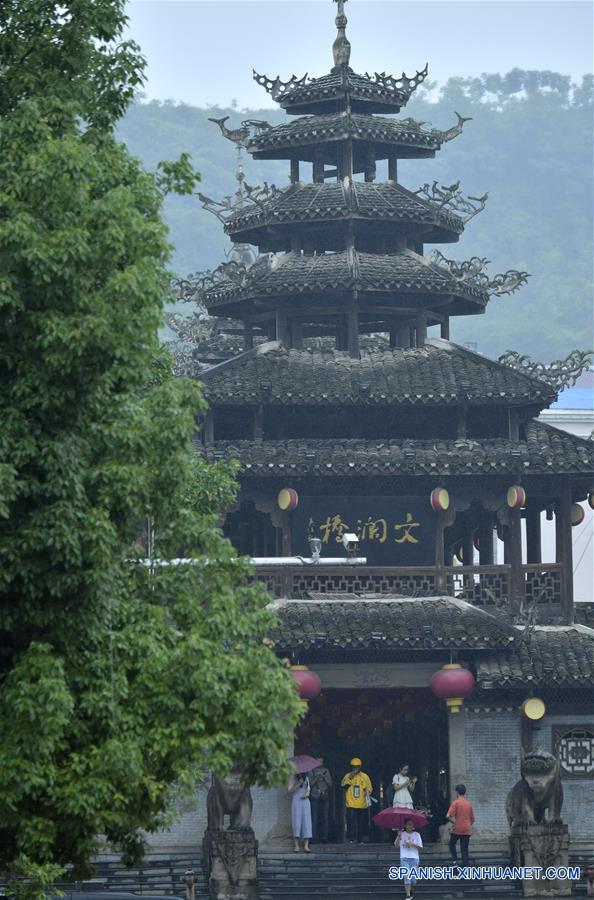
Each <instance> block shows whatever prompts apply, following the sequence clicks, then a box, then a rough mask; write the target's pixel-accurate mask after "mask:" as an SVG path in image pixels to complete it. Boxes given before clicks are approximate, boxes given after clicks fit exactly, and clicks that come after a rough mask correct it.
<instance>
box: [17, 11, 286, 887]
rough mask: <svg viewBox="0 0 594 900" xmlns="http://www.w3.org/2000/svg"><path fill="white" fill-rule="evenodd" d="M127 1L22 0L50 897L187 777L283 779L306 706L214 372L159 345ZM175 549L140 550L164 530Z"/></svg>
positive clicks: (156, 196) (25, 292)
mask: <svg viewBox="0 0 594 900" xmlns="http://www.w3.org/2000/svg"><path fill="white" fill-rule="evenodd" d="M122 7H123V2H120V0H96V2H94V3H92V4H90V3H88V2H87V0H81V2H78V0H61V2H59V3H53V2H47V0H25V2H23V0H6V2H4V3H3V5H2V7H1V11H0V35H1V41H0V58H1V59H2V65H1V68H0V97H1V98H2V99H1V100H0V872H3V873H6V872H7V873H9V874H12V875H13V876H20V875H23V874H25V875H27V876H28V877H29V878H30V883H31V887H30V893H32V894H38V893H39V891H41V890H42V889H43V887H44V885H45V884H46V883H47V881H48V879H51V878H52V877H54V876H55V874H56V871H57V869H56V867H57V866H58V867H59V866H64V865H65V864H69V863H71V864H73V865H74V867H75V871H76V872H79V873H83V872H85V871H86V870H87V869H88V863H89V859H90V857H91V856H92V854H93V853H94V851H95V850H96V848H97V840H98V839H97V835H98V834H102V835H104V836H105V838H106V839H107V840H108V841H109V842H111V843H113V844H114V845H117V846H118V847H119V848H121V849H122V850H123V852H124V856H125V858H126V859H128V860H134V859H137V858H138V857H139V854H141V852H142V849H143V840H142V836H141V829H145V830H147V831H151V830H154V829H155V828H158V827H160V826H162V825H165V824H167V822H168V808H169V805H170V803H169V802H170V799H171V786H172V785H174V784H175V785H180V784H182V785H183V784H184V783H185V784H193V783H195V778H196V777H197V776H199V775H200V774H203V773H204V771H205V768H206V767H212V768H214V769H215V770H217V771H221V772H224V771H225V770H226V769H228V768H229V767H230V765H231V764H233V763H239V764H240V765H242V766H243V767H244V769H245V772H246V776H247V778H248V779H250V780H251V781H252V782H256V783H260V784H269V783H271V782H273V781H274V780H275V779H278V778H279V776H282V775H283V774H284V772H285V767H286V741H287V729H290V728H291V727H292V726H293V724H294V723H295V721H296V718H297V716H298V702H297V699H296V696H295V691H294V689H293V685H292V682H291V679H290V677H289V676H288V674H287V672H286V671H285V670H284V669H283V667H282V666H281V664H280V663H279V662H278V661H277V659H276V657H275V656H274V654H273V653H272V652H271V650H270V649H269V647H268V644H267V641H266V637H265V636H266V634H267V633H268V631H269V629H270V627H271V614H270V612H269V611H268V610H267V608H266V595H265V594H264V593H263V592H262V591H261V590H260V589H259V588H257V587H250V586H246V577H247V576H248V574H249V570H248V567H247V565H246V563H245V562H244V561H241V560H239V561H238V560H236V559H235V558H234V552H233V549H232V548H231V546H230V545H229V544H228V542H227V541H226V540H225V539H224V538H223V536H222V534H221V532H220V530H219V529H218V527H217V522H218V517H219V514H220V509H221V507H222V506H224V505H225V504H226V503H229V502H230V499H231V497H232V495H233V492H234V489H235V484H234V471H233V470H232V469H229V468H224V467H221V466H208V465H206V464H205V463H204V462H203V461H201V460H199V459H197V458H196V455H195V453H194V451H193V449H192V445H191V436H192V432H193V430H194V428H195V417H196V415H197V414H198V413H199V412H200V411H201V410H202V409H203V401H202V398H201V395H200V393H199V390H198V389H197V387H196V386H195V385H193V384H191V383H189V382H186V381H184V380H183V379H174V378H172V377H171V376H170V374H169V368H170V362H169V359H168V358H167V357H166V356H165V355H164V354H163V352H162V350H161V349H160V347H159V343H158V327H159V324H160V322H161V319H162V313H163V298H164V296H165V295H166V293H167V290H168V284H169V277H168V274H167V271H166V268H165V266H166V263H167V259H168V256H169V251H170V248H169V245H168V243H167V240H166V228H165V226H164V224H163V222H162V219H161V207H162V190H161V188H165V189H171V188H173V189H180V190H182V191H183V190H188V189H191V188H192V187H193V185H194V184H195V181H196V176H195V175H194V174H193V173H192V170H191V168H190V167H189V161H188V158H187V157H182V158H181V159H180V160H179V162H178V163H173V164H165V165H163V166H162V167H161V172H160V175H158V176H156V175H151V174H149V173H147V172H146V171H144V170H143V168H142V166H141V165H140V164H139V163H138V162H137V161H136V160H134V159H133V158H131V157H130V155H129V153H128V151H127V150H126V148H125V147H124V145H122V144H120V143H118V142H117V141H116V140H115V139H114V137H113V135H112V133H111V129H112V126H113V124H114V123H115V122H116V121H117V117H118V116H119V115H120V113H121V112H122V110H123V108H124V107H125V102H126V100H127V99H128V98H129V96H130V94H131V91H132V90H133V89H134V87H135V85H136V84H138V83H139V81H140V79H141V76H142V66H141V61H140V57H139V54H138V50H137V48H136V47H134V46H133V45H125V44H119V45H118V44H117V40H118V37H119V35H120V32H121V28H122V26H123V23H124V21H125V20H124V16H123V12H122ZM147 521H151V522H152V523H153V528H152V529H151V535H153V529H154V538H152V543H153V544H154V550H153V556H154V557H159V558H162V559H171V558H174V557H179V556H180V554H182V555H183V556H184V557H186V558H190V557H191V558H194V559H195V560H196V561H197V562H196V564H193V565H186V564H182V565H178V566H157V567H153V568H152V569H149V568H148V567H146V566H145V565H143V564H142V563H141V562H140V561H138V562H134V560H136V559H137V560H140V559H141V558H142V557H143V556H145V555H146V550H145V549H144V547H143V544H142V542H143V534H142V532H143V523H146V522H147Z"/></svg>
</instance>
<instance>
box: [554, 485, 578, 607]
mask: <svg viewBox="0 0 594 900" xmlns="http://www.w3.org/2000/svg"><path fill="white" fill-rule="evenodd" d="M555 531H556V538H557V562H558V563H560V564H561V566H562V569H561V608H562V615H563V619H564V621H565V623H566V624H567V625H571V624H572V622H573V616H574V612H573V542H572V534H571V489H570V487H569V485H565V486H564V488H563V491H562V493H561V496H560V497H559V499H558V501H557V503H556V506H555Z"/></svg>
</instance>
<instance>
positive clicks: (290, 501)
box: [277, 488, 299, 512]
mask: <svg viewBox="0 0 594 900" xmlns="http://www.w3.org/2000/svg"><path fill="white" fill-rule="evenodd" d="M277 503H278V505H279V507H280V508H281V509H282V511H283V512H291V511H292V510H293V509H296V508H297V504H298V503H299V495H298V493H297V491H294V490H293V488H283V489H282V491H279V492H278V497H277Z"/></svg>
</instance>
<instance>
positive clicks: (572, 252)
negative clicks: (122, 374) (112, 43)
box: [119, 69, 593, 360]
mask: <svg viewBox="0 0 594 900" xmlns="http://www.w3.org/2000/svg"><path fill="white" fill-rule="evenodd" d="M453 110H458V111H459V112H460V113H461V114H462V115H464V116H472V117H473V121H472V122H468V123H467V124H466V126H465V128H464V133H463V134H462V135H461V136H460V137H458V138H456V140H455V141H453V142H452V143H449V144H445V145H444V146H443V147H442V150H441V151H440V152H439V153H438V154H437V155H436V158H435V159H433V160H403V161H401V162H400V165H399V177H400V179H401V181H402V182H403V183H404V184H405V185H406V186H407V187H411V188H412V189H413V190H416V188H418V187H419V186H420V185H422V184H423V183H424V182H429V184H431V183H432V181H433V180H437V181H438V182H439V183H442V184H451V183H453V182H455V181H457V180H458V179H461V181H462V188H463V190H464V191H465V193H466V194H471V195H474V196H480V195H482V194H483V193H484V192H485V191H489V193H490V197H489V201H488V204H487V208H486V209H485V211H484V212H483V213H481V215H480V216H478V217H476V218H475V219H473V221H472V222H470V223H469V225H468V226H467V229H466V232H465V234H464V235H463V236H462V238H461V240H460V242H459V244H458V245H457V246H455V245H452V246H448V247H442V248H441V249H442V250H443V251H444V252H445V254H446V255H447V256H450V257H453V258H456V259H467V258H469V257H470V256H472V255H477V256H480V257H485V256H486V257H487V258H488V259H490V260H491V261H492V264H491V266H490V269H489V271H491V272H493V273H495V272H501V271H505V270H506V269H508V268H517V269H524V270H526V271H528V272H530V273H531V274H532V277H531V279H530V281H529V283H528V285H527V286H526V287H524V288H522V290H521V291H519V292H518V293H517V294H513V295H511V296H509V297H505V296H504V297H500V298H495V299H493V300H492V301H491V303H490V304H489V307H488V308H487V312H486V315H485V316H482V317H480V318H478V317H472V318H469V319H457V320H454V321H453V322H452V337H453V339H454V340H456V341H460V342H463V341H476V342H477V343H478V347H479V349H480V350H481V351H482V352H483V353H486V354H488V355H492V356H498V355H499V354H500V353H502V352H503V351H505V350H506V349H508V348H510V347H512V348H516V349H519V350H521V351H522V352H525V353H528V354H530V355H531V356H532V357H534V358H537V359H543V360H550V359H552V358H555V357H564V356H565V355H566V354H567V353H568V352H569V351H571V350H572V349H573V348H574V347H576V346H590V345H591V343H592V221H593V220H592V194H593V191H592V188H593V184H592V78H591V76H589V77H587V78H584V80H583V82H582V84H581V85H572V84H570V82H569V79H568V78H567V77H566V76H563V75H559V74H557V73H555V72H531V71H523V70H520V69H514V70H513V71H511V72H509V73H507V74H505V75H497V74H494V75H484V76H483V77H482V78H475V79H464V78H452V79H450V80H449V81H448V83H447V84H446V85H445V86H444V87H443V88H441V89H440V90H437V88H436V87H435V86H433V87H432V88H431V89H430V90H423V89H420V90H419V91H418V92H417V93H416V94H414V95H413V98H412V100H411V101H410V103H409V104H408V106H407V107H406V109H405V110H403V113H402V115H403V116H408V115H412V116H414V117H415V118H416V119H418V120H420V121H425V122H430V123H432V124H433V125H434V126H437V127H441V128H447V127H448V126H450V125H451V124H453V122H454V115H453ZM227 114H229V115H230V116H231V119H230V122H229V123H228V125H229V126H235V125H236V124H237V123H238V122H239V121H240V120H241V119H243V118H258V119H267V120H268V121H269V122H271V123H273V124H276V123H278V122H281V121H285V120H286V118H287V117H286V115H285V114H284V113H283V112H282V111H279V110H270V109H268V110H267V109H263V110H251V111H244V112H237V111H234V110H232V109H231V110H229V109H226V110H221V109H208V110H206V109H194V108H192V107H189V106H187V105H177V106H176V105H175V104H173V103H156V102H151V103H136V104H134V105H133V106H131V108H130V109H129V111H128V113H127V115H126V117H125V118H124V119H123V120H122V122H121V123H120V126H119V128H120V134H121V136H122V137H123V139H124V140H125V141H126V143H127V144H128V146H129V147H130V149H131V150H132V152H133V153H135V154H136V155H138V156H139V157H140V158H141V159H143V160H144V161H145V162H148V163H149V164H151V165H153V164H154V161H155V160H156V159H157V156H158V153H159V152H163V151H162V149H161V148H162V147H165V148H166V152H167V153H168V154H176V153H178V152H179V150H180V148H181V147H187V148H188V149H189V150H191V152H192V154H193V156H194V158H195V159H196V160H198V162H199V167H200V170H201V172H202V176H203V177H202V187H201V190H202V191H203V192H204V193H205V194H207V195H209V196H210V197H213V198H222V197H223V196H225V195H227V194H231V193H232V192H233V191H234V189H235V185H234V182H233V173H234V171H235V151H234V148H233V145H232V144H230V143H229V142H228V141H225V140H223V139H222V138H221V136H220V133H219V130H218V128H216V126H214V125H213V124H212V123H210V122H208V117H209V116H216V117H221V116H223V115H227ZM245 170H246V178H247V181H248V183H250V184H257V183H258V182H261V181H263V180H267V181H268V182H269V183H270V182H274V183H276V184H277V186H283V185H284V184H286V183H287V180H288V165H287V164H286V163H278V162H253V161H250V160H249V159H248V160H247V161H246V164H245ZM384 177H387V174H386V172H385V169H381V167H378V178H384ZM166 216H167V221H168V223H169V225H170V228H171V236H172V240H173V243H174V245H175V255H174V267H175V269H176V271H178V272H179V273H180V274H186V273H188V272H194V271H197V270H202V269H208V268H214V266H216V265H217V264H218V263H219V262H220V261H221V260H222V259H223V255H224V252H225V250H227V249H228V247H229V243H228V241H226V239H225V237H224V235H223V232H222V228H221V226H220V223H219V222H217V221H216V219H215V218H214V217H213V216H211V215H210V214H208V213H207V212H205V211H204V210H202V209H201V208H200V205H199V202H198V200H197V199H196V200H194V202H191V201H189V200H188V199H187V198H177V197H172V198H171V199H170V198H168V202H167V205H166ZM427 249H428V250H430V249H431V248H430V247H428V248H427Z"/></svg>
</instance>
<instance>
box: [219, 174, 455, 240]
mask: <svg viewBox="0 0 594 900" xmlns="http://www.w3.org/2000/svg"><path fill="white" fill-rule="evenodd" d="M347 215H355V216H357V217H362V218H369V219H373V220H374V221H377V220H378V219H379V220H382V221H396V222H405V223H412V224H417V223H422V224H428V225H434V226H436V227H437V228H440V229H445V230H446V231H452V232H454V234H456V235H457V234H460V233H461V232H462V230H463V228H464V224H463V222H462V219H460V218H459V216H456V215H454V214H453V213H450V212H448V211H447V210H443V209H441V208H440V207H439V206H438V205H437V203H432V202H431V201H429V200H425V199H423V198H421V197H418V196H417V195H416V194H413V193H412V192H411V191H408V190H407V189H406V188H404V187H402V185H399V184H394V183H392V182H383V183H377V184H376V183H373V182H365V181H354V180H352V181H347V182H346V183H345V182H329V183H326V184H303V183H299V184H294V185H291V186H290V187H288V188H287V189H286V190H284V191H281V192H279V193H277V194H275V195H273V196H272V197H271V198H270V199H269V200H265V201H263V202H260V203H258V204H253V205H251V206H248V207H244V208H243V209H240V210H238V211H237V212H236V213H235V215H233V216H232V217H231V218H230V219H229V220H228V221H227V223H226V224H225V231H226V232H227V234H229V235H236V234H238V233H240V232H242V231H245V230H246V229H248V228H254V227H262V226H267V225H272V224H282V223H285V222H286V223H293V222H310V221H326V220H329V219H330V220H331V219H340V218H343V217H345V216H347Z"/></svg>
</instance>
